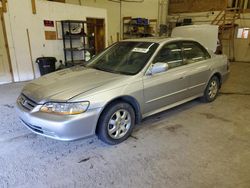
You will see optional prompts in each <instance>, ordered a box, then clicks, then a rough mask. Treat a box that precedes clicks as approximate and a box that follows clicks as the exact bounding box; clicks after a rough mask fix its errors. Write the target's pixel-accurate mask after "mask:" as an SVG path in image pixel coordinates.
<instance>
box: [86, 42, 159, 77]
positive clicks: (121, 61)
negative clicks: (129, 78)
mask: <svg viewBox="0 0 250 188" xmlns="http://www.w3.org/2000/svg"><path fill="white" fill-rule="evenodd" d="M158 46H159V44H157V43H153V42H142V41H122V42H118V43H116V44H114V45H113V46H111V47H109V48H108V49H106V50H105V51H104V52H103V53H102V54H100V55H98V56H97V57H96V58H94V59H92V60H90V62H88V64H87V65H86V67H89V68H94V69H98V70H101V71H106V72H112V73H117V74H125V75H135V74H137V73H138V72H139V71H141V69H142V68H143V67H144V66H145V65H146V64H147V62H148V60H149V59H150V58H151V56H152V55H153V54H154V52H155V51H156V49H157V48H158Z"/></svg>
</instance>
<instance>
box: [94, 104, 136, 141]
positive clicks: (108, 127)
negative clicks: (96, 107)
mask: <svg viewBox="0 0 250 188" xmlns="http://www.w3.org/2000/svg"><path fill="white" fill-rule="evenodd" d="M134 126H135V112H134V109H133V108H132V107H131V106H130V105H129V104H128V103H124V102H118V103H114V104H112V105H110V106H108V107H107V109H105V110H104V112H103V113H102V115H101V117H100V119H99V122H98V125H97V136H98V138H99V139H101V140H102V141H103V142H106V143H108V144H111V145H114V144H119V143H121V142H123V141H124V140H126V139H127V138H128V137H129V136H130V134H131V133H132V131H133V128H134Z"/></svg>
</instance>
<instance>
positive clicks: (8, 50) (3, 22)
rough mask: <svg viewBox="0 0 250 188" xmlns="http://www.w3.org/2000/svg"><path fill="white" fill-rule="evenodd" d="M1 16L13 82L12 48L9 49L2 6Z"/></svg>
mask: <svg viewBox="0 0 250 188" xmlns="http://www.w3.org/2000/svg"><path fill="white" fill-rule="evenodd" d="M0 17H1V22H2V23H1V24H2V27H3V36H4V42H5V48H6V51H7V57H8V63H9V68H10V74H11V80H12V82H14V77H13V69H12V64H11V58H10V49H9V45H8V39H7V32H6V27H5V21H4V17H3V12H2V11H1V8H0Z"/></svg>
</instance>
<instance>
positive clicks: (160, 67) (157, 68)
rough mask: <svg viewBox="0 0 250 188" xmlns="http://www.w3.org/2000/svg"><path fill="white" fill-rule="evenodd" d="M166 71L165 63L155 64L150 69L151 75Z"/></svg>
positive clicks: (166, 65)
mask: <svg viewBox="0 0 250 188" xmlns="http://www.w3.org/2000/svg"><path fill="white" fill-rule="evenodd" d="M167 70H168V64H167V63H161V62H158V63H155V64H154V65H153V66H152V68H151V71H150V73H151V74H152V75H153V74H157V73H161V72H165V71H167Z"/></svg>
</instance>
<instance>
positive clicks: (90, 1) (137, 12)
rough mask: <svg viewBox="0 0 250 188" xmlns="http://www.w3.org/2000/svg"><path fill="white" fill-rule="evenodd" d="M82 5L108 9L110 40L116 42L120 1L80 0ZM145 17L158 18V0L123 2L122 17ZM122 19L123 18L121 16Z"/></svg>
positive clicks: (77, 1)
mask: <svg viewBox="0 0 250 188" xmlns="http://www.w3.org/2000/svg"><path fill="white" fill-rule="evenodd" d="M80 1H81V5H83V6H91V7H99V8H105V9H107V16H108V21H109V22H108V41H109V44H111V41H110V36H112V38H113V41H114V42H116V38H117V37H116V33H117V32H119V33H121V32H120V23H121V20H120V3H115V2H111V1H108V0H80ZM66 2H67V3H72V4H79V0H66ZM125 16H131V17H145V18H148V19H158V0H144V2H143V3H132V2H122V3H121V17H125ZM121 19H122V18H121Z"/></svg>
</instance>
